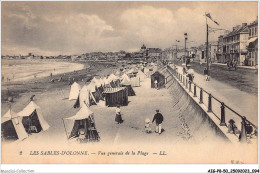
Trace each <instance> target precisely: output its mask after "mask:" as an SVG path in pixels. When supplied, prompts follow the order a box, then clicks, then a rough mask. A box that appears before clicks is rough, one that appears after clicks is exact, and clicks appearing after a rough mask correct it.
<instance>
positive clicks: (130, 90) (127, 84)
mask: <svg viewBox="0 0 260 174" xmlns="http://www.w3.org/2000/svg"><path fill="white" fill-rule="evenodd" d="M120 84H121V86H122V87H126V88H127V93H128V96H135V92H134V90H133V88H132V86H131V80H130V79H129V78H124V79H123V80H122V81H121V83H120Z"/></svg>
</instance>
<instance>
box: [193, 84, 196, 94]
mask: <svg viewBox="0 0 260 174" xmlns="http://www.w3.org/2000/svg"><path fill="white" fill-rule="evenodd" d="M193 97H197V91H196V84H195V83H194V95H193Z"/></svg>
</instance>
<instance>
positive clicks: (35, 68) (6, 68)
mask: <svg viewBox="0 0 260 174" xmlns="http://www.w3.org/2000/svg"><path fill="white" fill-rule="evenodd" d="M84 68H87V66H86V64H82V63H80V62H67V61H57V60H47V61H46V60H24V59H22V60H20V59H19V60H16V59H10V60H9V59H4V60H2V84H3V83H4V84H7V83H11V82H22V81H29V80H33V79H35V78H37V79H39V78H42V77H47V76H50V74H52V75H58V74H64V73H67V72H72V71H78V70H81V69H84Z"/></svg>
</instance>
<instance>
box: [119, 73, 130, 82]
mask: <svg viewBox="0 0 260 174" xmlns="http://www.w3.org/2000/svg"><path fill="white" fill-rule="evenodd" d="M124 79H126V80H127V81H129V82H130V81H131V80H130V78H129V77H128V75H126V74H125V73H124V74H123V75H122V77H121V80H124Z"/></svg>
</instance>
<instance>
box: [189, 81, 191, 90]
mask: <svg viewBox="0 0 260 174" xmlns="http://www.w3.org/2000/svg"><path fill="white" fill-rule="evenodd" d="M189 92H191V81H190V80H189Z"/></svg>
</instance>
